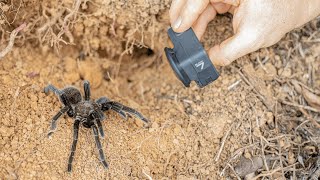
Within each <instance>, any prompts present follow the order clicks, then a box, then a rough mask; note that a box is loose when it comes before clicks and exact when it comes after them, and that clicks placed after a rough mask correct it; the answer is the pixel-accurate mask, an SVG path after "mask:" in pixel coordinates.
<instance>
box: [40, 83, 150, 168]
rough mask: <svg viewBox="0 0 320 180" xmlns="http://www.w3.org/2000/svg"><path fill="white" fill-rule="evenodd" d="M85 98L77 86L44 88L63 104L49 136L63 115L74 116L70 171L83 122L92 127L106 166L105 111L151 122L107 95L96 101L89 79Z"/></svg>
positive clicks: (55, 116)
mask: <svg viewBox="0 0 320 180" xmlns="http://www.w3.org/2000/svg"><path fill="white" fill-rule="evenodd" d="M83 86H84V99H82V96H81V93H80V91H79V90H78V89H77V88H75V87H66V88H64V89H61V90H60V89H57V88H56V87H54V86H53V85H51V84H49V85H48V86H47V87H45V88H44V92H45V93H46V94H47V95H48V93H49V92H50V91H52V92H54V93H55V94H56V95H57V96H58V97H59V99H60V101H61V102H62V104H63V107H62V108H61V109H60V111H59V112H58V113H57V114H56V115H54V116H53V118H52V121H51V126H50V130H49V133H48V137H50V136H51V135H52V134H53V132H54V131H55V130H56V128H57V124H56V123H57V120H58V119H59V117H60V116H61V115H63V114H64V113H67V114H68V116H69V117H72V118H74V120H75V121H74V124H73V130H74V132H73V143H72V146H71V152H70V156H69V161H68V172H71V170H72V161H73V157H74V153H75V150H76V146H77V142H78V132H79V126H80V124H82V125H83V126H84V127H85V128H91V129H92V132H93V134H94V139H95V142H96V145H97V148H98V152H99V160H100V162H101V163H102V165H103V166H104V167H105V168H108V164H107V162H106V159H105V157H104V153H103V150H102V146H101V143H100V140H99V134H100V136H101V137H102V138H103V137H104V132H103V128H102V124H101V121H103V120H104V119H105V115H104V113H103V112H104V111H108V110H113V111H115V112H117V113H118V114H120V115H121V117H123V118H125V119H127V115H128V114H131V115H134V116H135V117H137V118H139V119H140V120H142V121H143V122H144V123H145V124H148V123H149V120H147V119H146V118H144V117H143V116H142V114H140V113H139V112H138V111H136V110H134V109H132V108H130V107H127V106H124V105H122V104H120V103H118V102H115V101H110V100H109V99H108V98H106V97H101V98H99V99H97V100H96V101H94V100H91V99H90V84H89V82H88V81H84V85H83Z"/></svg>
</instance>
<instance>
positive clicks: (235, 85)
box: [228, 79, 242, 91]
mask: <svg viewBox="0 0 320 180" xmlns="http://www.w3.org/2000/svg"><path fill="white" fill-rule="evenodd" d="M241 81H242V80H241V79H239V80H237V81H236V82H234V83H233V84H231V85H230V86H229V87H228V91H231V90H232V89H234V88H235V87H237V86H238V85H239V84H240V82H241Z"/></svg>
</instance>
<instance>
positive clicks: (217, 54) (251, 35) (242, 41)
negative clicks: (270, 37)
mask: <svg viewBox="0 0 320 180" xmlns="http://www.w3.org/2000/svg"><path fill="white" fill-rule="evenodd" d="M261 42H262V40H261V39H259V36H258V32H255V31H254V30H252V31H251V30H246V32H245V33H238V34H236V35H235V36H233V37H231V38H229V39H227V40H225V41H224V42H222V43H221V44H220V45H216V46H215V47H213V48H211V49H210V50H209V53H208V54H209V57H210V59H211V60H212V62H213V64H215V65H219V66H226V65H229V64H230V63H231V62H233V61H234V60H236V59H237V58H239V57H242V56H244V55H246V54H249V53H251V52H253V51H256V50H258V49H259V48H260V47H261Z"/></svg>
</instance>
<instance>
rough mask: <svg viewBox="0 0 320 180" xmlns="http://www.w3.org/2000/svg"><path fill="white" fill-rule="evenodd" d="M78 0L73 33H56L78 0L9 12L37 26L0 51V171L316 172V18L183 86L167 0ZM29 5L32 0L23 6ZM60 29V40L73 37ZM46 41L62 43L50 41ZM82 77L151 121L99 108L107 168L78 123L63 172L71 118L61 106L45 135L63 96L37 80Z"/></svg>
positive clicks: (319, 92)
mask: <svg viewBox="0 0 320 180" xmlns="http://www.w3.org/2000/svg"><path fill="white" fill-rule="evenodd" d="M80 2H81V3H80V6H79V9H78V11H77V13H76V15H72V16H71V17H70V16H69V17H70V18H68V19H67V24H68V25H69V26H68V27H69V30H70V31H72V32H71V34H72V37H73V43H74V44H75V45H63V42H60V44H55V42H57V41H56V40H57V39H55V40H52V38H53V37H54V34H55V35H58V34H59V32H60V31H61V27H63V26H62V25H63V24H64V23H63V22H64V21H63V19H65V18H66V17H68V15H69V14H70V13H72V12H73V11H72V9H76V8H77V3H79V1H75V2H72V1H64V2H63V3H61V4H59V5H58V4H55V2H41V4H38V3H35V2H31V1H30V2H23V3H22V5H21V6H20V9H19V14H18V15H19V16H18V15H17V17H16V20H15V21H14V22H15V23H17V24H19V22H18V21H20V20H23V19H24V18H27V19H29V20H30V22H32V23H29V24H32V25H34V26H29V27H28V31H26V32H25V34H21V36H20V38H17V39H16V40H17V41H16V47H14V49H13V50H12V52H11V53H9V54H8V55H7V56H6V57H5V58H4V59H2V60H1V62H0V83H1V86H0V104H1V107H2V108H1V109H0V115H1V117H2V118H1V121H0V144H1V145H0V162H2V163H1V165H0V177H1V178H3V179H18V178H19V179H49V178H52V179H79V178H85V179H93V178H99V179H103V178H104V179H105V178H109V179H116V178H117V179H150V178H152V179H166V178H167V179H181V180H182V179H183V180H185V179H227V178H231V179H235V178H237V177H238V178H240V177H241V178H242V177H246V178H250V177H254V178H260V177H266V178H270V179H285V178H287V179H289V178H293V177H296V178H297V179H301V178H307V177H310V178H314V179H316V178H318V177H317V175H318V174H319V171H320V170H319V169H320V167H319V163H318V162H319V155H320V152H319V151H320V150H319V143H320V138H319V137H320V132H319V128H318V127H317V126H318V124H319V121H320V120H319V115H318V114H319V112H320V110H319V101H318V98H319V96H320V89H319V87H320V76H319V74H320V60H319V59H320V54H319V52H320V51H319V47H320V46H319V43H318V39H319V38H320V34H319V33H318V31H317V29H318V28H319V20H315V21H313V22H311V23H309V24H308V25H306V26H305V27H304V28H301V29H298V30H295V31H293V32H292V33H290V34H288V35H287V36H286V37H284V38H283V40H282V41H281V42H279V43H278V44H277V45H275V46H273V47H270V48H265V49H262V50H260V51H259V52H255V53H252V54H250V55H248V56H245V57H243V58H241V59H239V60H238V61H237V62H236V63H233V64H232V65H230V66H229V67H224V68H218V70H219V72H220V73H221V77H220V78H219V79H218V80H217V81H216V82H214V83H212V84H211V85H209V86H208V87H206V88H203V89H199V88H198V87H196V85H195V84H192V86H191V87H190V88H184V87H183V86H182V85H181V83H180V82H179V81H178V80H177V78H176V77H175V76H174V74H173V72H172V70H171V68H170V66H169V65H168V63H167V61H166V59H165V57H163V55H162V47H163V45H164V44H165V42H167V37H166V33H165V31H164V27H166V26H167V24H168V20H167V10H168V6H169V4H170V3H169V1H164V2H160V1H148V3H145V1H134V2H133V1H132V2H126V1H118V2H113V1H105V2H104V3H98V2H93V1H80ZM78 5H79V4H78ZM32 6H34V9H35V11H34V10H33V11H30V9H28V8H30V7H32ZM1 7H3V3H1ZM17 7H19V6H17V5H16V4H14V5H13V6H10V8H17ZM57 7H60V8H57ZM66 7H69V8H66ZM59 12H60V13H59ZM6 13H8V11H6V12H5V15H6V16H7V17H13V15H10V14H6ZM37 13H40V14H37ZM42 13H44V14H45V15H43V14H42ZM21 14H24V15H25V16H21ZM42 15H43V16H42ZM57 15H59V18H58V19H57V20H56V21H55V25H50V26H49V27H48V29H51V30H48V29H47V31H48V33H49V34H48V36H45V38H43V35H42V36H40V37H42V38H40V40H39V39H38V37H39V34H36V31H37V29H39V28H41V27H42V26H43V24H45V23H48V22H51V21H50V20H53V19H55V17H56V16H57ZM32 17H33V18H32ZM36 17H39V18H40V19H38V20H37V19H36ZM2 18H3V17H2ZM150 19H153V20H150ZM0 22H2V21H0ZM2 23H4V22H2ZM1 28H3V29H5V28H6V30H9V29H10V28H11V26H9V25H8V24H6V25H5V26H1ZM113 28H114V29H113ZM65 30H66V29H64V31H63V35H61V37H59V38H58V40H59V41H62V40H64V41H66V42H67V44H70V43H71V39H70V37H71V36H70V37H68V35H67V34H66V33H67V31H65ZM0 32H4V31H0ZM114 32H115V34H113V33H114ZM30 34H33V35H34V36H35V37H32V36H31V35H30ZM231 34H232V29H231V19H230V17H229V16H219V17H218V18H217V19H216V20H215V21H213V22H212V23H211V24H210V25H209V28H208V30H207V34H206V35H205V37H204V39H203V41H204V45H205V47H206V48H208V47H210V46H211V45H213V44H216V43H219V42H221V41H222V40H223V39H225V38H227V37H229V36H230V35H231ZM7 35H8V33H3V34H2V39H1V40H3V39H5V38H6V37H7ZM23 37H25V40H23ZM164 37H165V38H164ZM29 38H30V39H29ZM55 38H56V37H55ZM130 38H131V39H130ZM159 39H160V40H159ZM42 40H43V41H42ZM41 41H42V42H41ZM47 42H54V43H53V46H56V45H59V46H60V47H61V48H60V49H59V46H56V48H55V49H51V48H49V46H48V45H46V44H47ZM49 45H51V44H49ZM1 46H2V45H1ZM1 46H0V48H2V47H1ZM57 50H59V51H57ZM127 52H132V55H130V53H129V55H128V54H126V53H127ZM83 79H88V80H89V81H90V82H91V85H92V97H93V98H99V97H101V96H107V97H109V98H110V99H113V100H116V101H119V102H122V103H124V104H127V105H128V106H131V107H134V108H135V109H137V110H139V111H140V112H142V113H143V114H144V115H145V116H146V117H148V118H149V119H150V120H151V121H152V124H151V127H150V128H144V127H143V126H142V125H141V123H140V121H139V120H135V119H134V118H130V119H129V120H127V121H125V120H123V119H122V118H121V117H119V116H118V115H117V114H116V113H113V112H107V113H106V116H107V119H106V121H104V122H103V126H104V130H105V134H106V137H105V139H103V141H102V145H103V148H104V151H105V154H106V159H107V161H108V163H109V165H110V167H109V169H108V170H104V169H103V167H102V166H101V164H100V163H99V160H98V156H97V151H96V148H95V143H94V139H93V135H92V133H91V131H88V130H87V129H84V128H81V129H80V132H79V142H78V146H77V151H76V155H75V161H74V165H73V172H72V173H67V171H66V168H67V161H68V159H67V158H68V155H69V150H70V147H71V143H72V134H73V132H72V124H73V120H72V119H70V118H67V116H64V117H62V118H61V119H60V120H59V122H58V129H57V131H56V132H55V133H54V134H53V136H52V138H51V139H48V138H47V136H46V135H47V132H48V129H49V123H50V120H51V118H52V116H53V115H54V114H55V113H56V112H57V111H58V110H59V109H60V107H61V104H60V102H59V101H58V99H57V97H55V96H54V95H53V94H51V95H49V96H46V95H45V94H44V93H43V88H44V87H45V86H46V85H47V84H48V83H51V84H54V85H55V86H57V87H59V88H63V87H64V86H67V85H74V86H76V87H79V88H81V87H82V81H83ZM249 161H252V162H253V163H252V164H250V163H248V162H249Z"/></svg>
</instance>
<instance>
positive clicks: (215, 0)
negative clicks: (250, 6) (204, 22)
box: [211, 0, 240, 6]
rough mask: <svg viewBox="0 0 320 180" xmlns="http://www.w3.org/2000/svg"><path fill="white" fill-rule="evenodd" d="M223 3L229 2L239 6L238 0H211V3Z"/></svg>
mask: <svg viewBox="0 0 320 180" xmlns="http://www.w3.org/2000/svg"><path fill="white" fill-rule="evenodd" d="M218 2H221V3H225V4H230V5H232V6H239V5H240V0H211V3H218Z"/></svg>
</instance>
